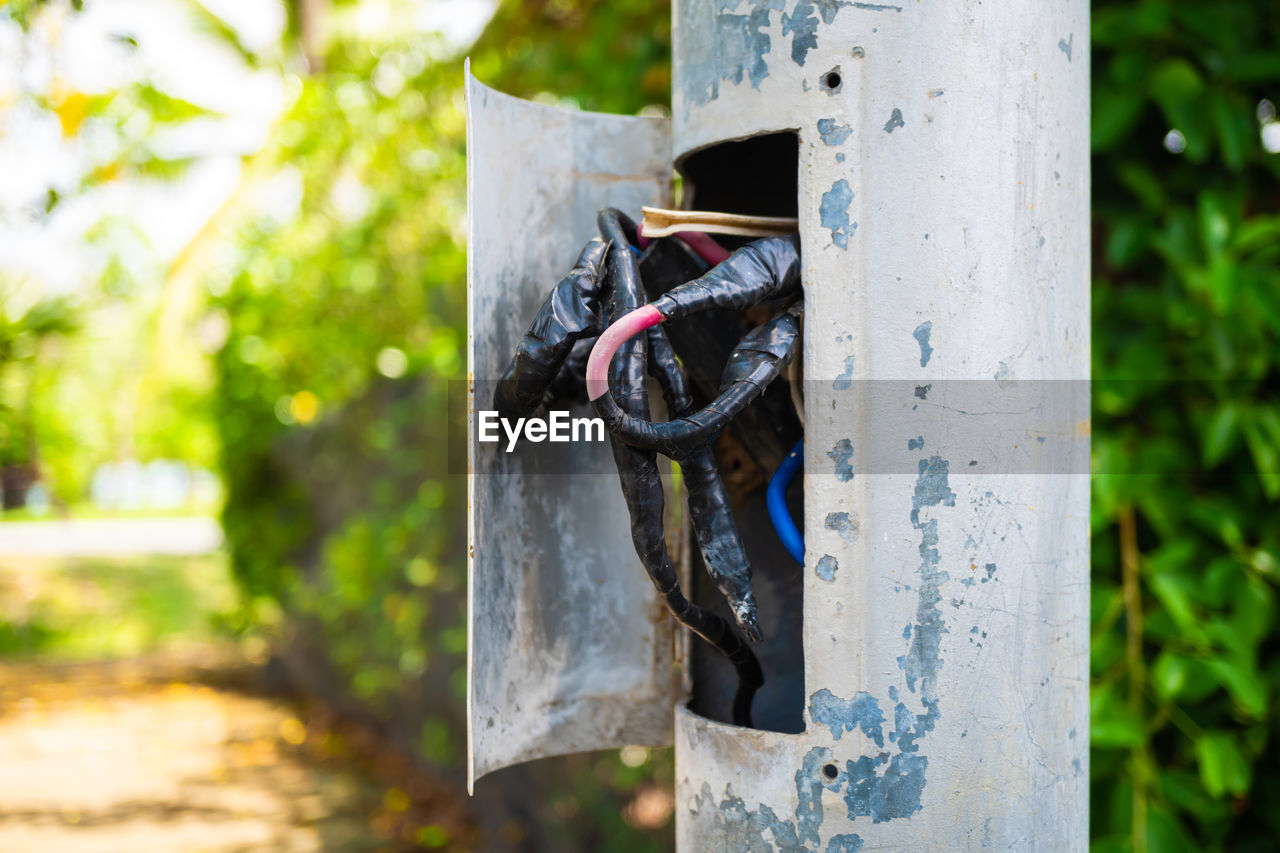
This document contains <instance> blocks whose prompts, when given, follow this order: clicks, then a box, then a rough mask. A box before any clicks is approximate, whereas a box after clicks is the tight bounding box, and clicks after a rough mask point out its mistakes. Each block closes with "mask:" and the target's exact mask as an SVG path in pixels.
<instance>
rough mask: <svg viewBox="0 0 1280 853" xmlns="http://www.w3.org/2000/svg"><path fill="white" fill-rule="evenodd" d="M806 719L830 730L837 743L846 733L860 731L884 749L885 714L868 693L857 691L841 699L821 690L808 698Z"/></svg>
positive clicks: (826, 690) (825, 690) (824, 689)
mask: <svg viewBox="0 0 1280 853" xmlns="http://www.w3.org/2000/svg"><path fill="white" fill-rule="evenodd" d="M809 716H810V717H811V718H812V719H813V721H814V722H815V723H819V724H820V725H824V726H826V727H827V728H829V729H831V736H832V737H833V738H835V739H836V740H840V736H841V735H843V734H844V733H845V732H851V731H854V730H855V729H862V733H863V734H864V735H866V736H867V737H869V738H871V740H873V741H875V744H876V746H884V712H883V711H881V710H880V703H879V702H877V701H876V699H875V697H874V696H872V695H871V694H870V693H863V692H861V691H859V692H857V693H855V694H854V695H853V698H852V699H841V698H840V697H839V696H836V695H835V694H834V693H832V692H831V691H830V690H828V689H826V688H825V687H824V688H822V689H821V690H819V691H818V692H817V693H814V694H813V695H812V696H811V697H809Z"/></svg>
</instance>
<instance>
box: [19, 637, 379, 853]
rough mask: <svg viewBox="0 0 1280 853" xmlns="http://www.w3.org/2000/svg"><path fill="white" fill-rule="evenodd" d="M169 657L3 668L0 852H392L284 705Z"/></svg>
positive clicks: (368, 788) (369, 805)
mask: <svg viewBox="0 0 1280 853" xmlns="http://www.w3.org/2000/svg"><path fill="white" fill-rule="evenodd" d="M196 675H197V673H196V672H195V671H193V669H192V668H191V667H190V666H187V665H175V664H173V663H172V662H169V661H164V660H156V659H151V660H134V661H127V662H106V663H94V664H62V665H51V664H48V663H45V664H20V665H3V664H0V756H3V760H0V850H4V851H6V853H19V851H48V853H60V851H67V853H97V851H104V853H105V851H111V852H112V853H116V851H120V852H121V853H123V851H151V850H154V851H180V850H191V851H195V850H202V851H232V850H236V851H259V850H261V851H268V850H270V851H304V850H352V851H355V850H374V849H398V848H392V847H390V846H389V845H388V843H387V841H386V840H385V838H384V837H379V834H378V833H375V832H374V830H373V829H372V828H371V823H370V818H371V815H373V814H374V813H375V812H376V811H377V809H378V808H379V807H380V806H381V804H382V800H383V799H384V795H383V793H382V791H381V790H379V789H377V788H376V787H375V786H373V785H372V784H371V783H370V782H369V781H367V780H365V779H363V778H361V777H360V776H359V775H357V774H355V773H352V772H350V770H349V769H347V770H343V769H341V768H327V767H323V766H318V765H317V764H316V763H315V762H314V760H312V759H311V756H309V754H308V753H306V752H305V751H303V750H302V749H301V748H300V747H301V746H302V744H303V743H304V742H305V740H306V739H307V736H308V734H307V729H306V727H305V726H304V724H303V723H302V722H301V721H299V720H298V719H297V718H295V717H294V716H293V715H292V714H291V713H290V712H289V711H288V710H287V709H286V708H285V707H282V706H281V705H280V704H279V703H276V702H272V701H269V700H267V699H263V698H260V697H256V696H252V695H246V694H245V693H242V692H239V691H238V690H236V689H233V687H230V686H223V687H214V686H209V685H207V684H202V683H200V681H199V680H197V679H196V677H195V676H196Z"/></svg>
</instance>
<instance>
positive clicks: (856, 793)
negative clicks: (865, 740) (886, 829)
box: [844, 752, 929, 823]
mask: <svg viewBox="0 0 1280 853" xmlns="http://www.w3.org/2000/svg"><path fill="white" fill-rule="evenodd" d="M887 758H888V753H881V754H880V755H879V756H877V757H876V758H874V759H873V758H871V757H870V756H868V755H864V756H862V757H861V758H859V759H858V760H857V761H850V762H848V765H847V769H846V770H845V773H846V774H847V775H848V777H849V782H848V787H847V788H846V789H845V795H844V800H845V804H846V805H847V806H848V809H849V819H850V820H852V819H853V818H855V817H865V816H870V817H871V822H872V823H884V822H885V821H888V820H893V819H894V818H896V817H911V815H913V814H915V813H916V812H918V811H920V809H921V808H922V806H921V805H920V795H921V794H922V793H924V771H925V768H926V767H928V765H929V759H927V758H925V757H924V756H923V755H910V754H907V753H901V752H900V753H898V754H897V755H895V756H893V758H891V759H889V766H888V767H887V768H885V771H884V774H883V775H879V774H877V772H876V766H877V765H881V764H883V763H884V761H885V759H887Z"/></svg>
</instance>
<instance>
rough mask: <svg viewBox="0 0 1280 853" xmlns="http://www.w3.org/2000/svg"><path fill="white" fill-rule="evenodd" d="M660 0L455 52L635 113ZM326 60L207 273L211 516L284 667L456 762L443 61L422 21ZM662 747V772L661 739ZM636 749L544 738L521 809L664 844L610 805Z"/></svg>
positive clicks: (448, 93)
mask: <svg viewBox="0 0 1280 853" xmlns="http://www.w3.org/2000/svg"><path fill="white" fill-rule="evenodd" d="M668 14H669V12H668V10H667V8H666V7H665V5H664V4H659V5H653V4H649V3H638V2H624V3H611V4H606V3H582V2H568V3H566V2H547V3H541V4H539V3H533V4H529V3H512V2H507V3H503V4H502V5H501V7H500V8H499V10H498V12H497V15H496V17H495V19H494V20H493V22H492V23H491V24H490V25H489V27H488V29H487V31H486V32H485V34H484V35H483V36H482V37H481V39H480V41H479V43H478V44H477V45H475V46H474V47H473V48H472V49H471V51H470V55H471V57H472V61H473V70H474V72H475V73H477V74H478V75H480V76H481V77H482V78H483V79H485V81H486V82H487V83H490V84H492V85H496V86H498V87H500V88H504V89H507V90H508V91H512V92H514V93H516V94H520V95H524V96H527V97H535V96H536V97H540V99H543V100H563V96H566V95H567V96H570V97H572V98H574V99H575V100H576V102H578V103H581V104H583V105H585V106H591V107H596V108H603V109H610V110H616V111H623V112H635V111H636V110H638V109H640V108H641V107H644V106H646V105H648V104H650V103H653V102H655V101H656V102H659V103H661V102H665V100H666V98H667V89H668V80H669V77H668V71H667V62H668V60H667V52H668V51H667V39H668V23H667V21H668V17H667V16H668ZM611 32H612V33H615V34H622V33H626V34H627V35H626V37H625V38H622V37H621V35H619V38H620V39H621V42H620V44H622V46H624V47H625V48H626V50H625V51H619V50H618V49H617V48H618V45H613V46H611V45H610V43H609V41H608V39H602V38H601V36H602V34H607V33H611ZM513 33H519V35H518V36H515V37H513V35H512V34H513ZM535 45H536V47H535ZM606 51H607V52H609V53H610V54H611V57H612V60H613V61H612V62H610V63H607V65H608V66H609V69H608V73H607V74H605V75H603V76H597V75H595V74H593V73H592V72H593V70H594V68H595V67H596V63H597V62H600V67H602V68H603V66H604V65H605V64H606V63H603V62H601V60H602V58H603V55H604V52H606ZM322 60H323V61H322V62H320V61H316V62H314V63H313V65H314V66H320V67H323V69H324V70H323V71H322V72H319V73H313V74H311V75H308V76H306V77H305V78H303V79H302V80H301V82H300V89H299V91H298V92H297V94H296V98H295V99H294V101H293V103H292V106H291V107H290V108H289V110H288V112H287V114H286V115H285V116H284V117H283V119H282V120H281V122H280V123H279V126H278V129H277V131H276V133H275V136H274V140H273V142H272V143H271V144H270V146H269V148H268V150H266V151H264V152H263V153H262V154H261V155H259V156H258V158H257V159H256V161H255V164H254V167H253V171H254V172H256V173H257V174H259V175H261V176H263V177H262V178H261V180H260V182H259V190H260V191H261V192H262V193H263V194H264V195H265V197H266V198H267V199H268V201H267V202H266V203H265V204H263V205H262V206H261V209H262V211H263V213H262V214H261V215H259V216H256V217H255V218H254V219H253V221H252V222H251V223H249V224H248V225H247V226H246V227H244V228H243V229H242V231H241V234H240V237H239V240H238V242H239V254H238V258H237V260H236V262H235V264H234V268H233V270H232V271H231V272H230V273H228V274H226V275H223V276H221V277H220V278H216V279H215V280H214V281H212V282H211V288H212V290H213V292H214V293H215V294H216V296H215V299H214V306H215V310H217V311H218V312H220V313H221V314H222V316H224V317H225V318H226V319H227V321H228V328H229V334H228V336H227V339H226V343H225V345H224V346H223V347H222V348H221V350H220V352H219V353H218V354H217V355H216V356H215V362H216V372H217V378H218V382H217V390H216V395H215V399H216V403H215V408H216V419H217V424H218V429H219V433H220V437H221V443H222V446H223V448H224V450H223V466H222V467H223V471H224V474H225V476H226V480H227V490H228V492H227V501H226V507H225V510H224V512H223V523H224V526H225V529H226V532H227V536H228V540H229V542H230V544H231V549H232V556H233V565H234V571H235V574H236V577H237V579H238V580H239V581H240V583H241V585H242V586H243V588H244V589H245V590H246V593H247V595H248V598H249V606H248V610H249V618H250V619H253V620H255V621H259V622H262V621H266V622H267V623H271V624H274V625H275V626H276V630H277V632H278V638H279V643H278V645H279V646H280V647H281V649H282V654H283V655H284V657H285V659H286V661H288V662H289V663H290V664H292V665H293V669H294V670H295V671H296V672H298V673H299V674H300V677H301V678H302V679H303V680H304V681H308V682H309V684H310V685H311V686H312V687H314V688H316V689H321V690H327V691H328V692H331V693H333V692H336V693H338V694H340V695H343V696H347V697H351V698H353V699H354V700H355V701H357V702H358V703H359V705H360V707H361V708H362V709H363V711H364V712H365V713H369V714H372V715H374V716H376V717H377V718H378V719H380V720H383V721H384V722H385V724H386V725H387V726H388V728H389V729H390V730H391V731H392V732H395V733H398V734H399V736H400V737H401V738H402V740H403V741H404V742H407V743H409V744H411V745H412V746H413V747H414V748H415V750H416V752H417V754H418V757H419V758H420V759H422V760H425V761H427V762H430V763H431V764H433V765H436V766H437V767H440V768H453V770H454V772H455V773H456V772H460V769H461V768H462V766H463V765H464V755H463V747H464V744H465V723H464V718H463V715H462V708H463V704H464V689H465V676H466V674H465V652H466V626H465V618H466V607H465V583H466V562H465V550H464V549H465V537H464V536H463V535H462V534H461V531H462V530H463V529H464V517H465V501H466V494H465V489H466V484H465V478H463V477H461V476H458V475H457V473H456V472H458V471H461V470H465V464H466V463H465V460H453V462H454V465H455V467H454V468H453V470H454V472H455V473H454V474H452V475H451V474H450V473H449V472H450V460H449V458H448V444H449V443H448V440H447V439H448V436H447V428H448V425H447V421H446V419H445V417H444V416H443V415H444V412H445V411H446V410H447V407H448V401H447V398H448V395H449V392H450V381H451V380H452V381H453V384H454V387H455V390H457V389H460V388H461V387H462V384H461V382H462V380H463V370H464V365H465V355H464V350H463V344H464V339H465V292H466V289H465V277H466V256H465V244H466V237H465V215H466V209H465V189H466V187H465V125H464V115H463V109H464V103H463V94H462V67H461V61H460V56H458V55H457V52H456V48H451V47H450V46H449V45H447V44H445V43H444V42H443V41H440V40H438V39H433V38H432V37H430V36H424V35H423V34H422V33H421V32H414V33H412V34H411V37H410V36H406V35H405V34H402V33H388V34H387V35H385V36H383V37H374V38H369V37H367V36H365V37H361V38H354V37H343V36H342V35H341V34H338V35H335V36H332V37H331V38H330V39H329V40H328V42H327V44H326V49H325V53H324V56H323V58H322ZM574 75H576V76H574ZM567 78H571V79H573V80H576V81H577V83H576V84H575V85H570V86H569V87H567V88H566V87H565V86H564V85H563V82H564V81H565V80H566V79H567ZM636 80H648V81H650V82H649V83H647V84H646V85H644V86H641V87H637V86H636V85H635V83H634V81H636ZM651 91H652V92H653V94H650V92H651ZM551 93H554V95H553V94H551ZM657 764H658V765H661V766H665V767H666V770H665V771H664V770H662V769H661V767H660V768H659V770H658V771H656V772H658V773H662V772H666V774H667V776H666V779H667V781H668V783H669V781H670V773H669V762H667V763H666V764H665V765H663V763H662V761H661V760H659V761H658V762H657ZM654 766H655V762H654V761H646V768H644V769H635V768H630V767H626V766H624V765H623V764H621V763H620V761H619V759H618V758H617V757H616V756H613V755H608V756H590V757H581V758H577V759H573V760H567V761H561V762H560V763H559V764H556V763H555V762H554V761H553V762H552V764H550V765H547V766H545V767H544V768H543V773H542V775H541V776H540V777H539V778H540V779H541V780H546V789H547V790H546V793H547V796H546V797H545V801H544V802H542V803H541V804H540V806H539V807H540V808H542V809H543V810H544V811H545V812H546V814H545V815H543V816H542V817H541V818H540V819H539V823H541V824H542V826H541V828H539V829H538V831H540V832H543V833H546V832H550V831H551V827H553V826H554V827H556V829H555V830H554V832H553V834H552V835H551V836H550V837H552V838H554V839H555V842H556V844H557V845H560V846H561V847H562V848H563V849H566V850H569V849H598V850H608V849H617V850H622V849H625V850H638V849H660V848H661V847H663V846H665V845H666V844H667V843H668V842H667V840H666V837H665V836H664V835H663V834H662V833H661V832H657V834H654V833H655V832H656V830H655V828H654V827H650V828H649V830H648V832H649V836H648V837H647V839H646V837H645V836H644V835H643V833H642V834H641V835H636V833H635V832H634V831H633V830H632V829H630V828H629V827H628V825H627V824H626V823H625V822H624V816H625V814H628V812H626V811H625V810H624V809H623V808H622V807H623V805H624V803H625V802H626V800H627V799H628V798H630V797H632V796H633V795H634V794H636V792H637V791H638V790H640V789H642V788H643V786H640V783H641V782H642V781H643V780H645V779H651V778H653V774H654V772H655V771H654V769H653V768H654ZM637 786H640V788H638V787H637ZM650 787H652V783H650ZM539 799H540V800H541V799H543V798H541V797H540V798H539ZM553 803H554V804H555V805H554V806H553V805H552V804H553ZM583 814H590V815H591V816H592V817H591V819H590V820H584V819H583V818H582V815H583ZM669 814H670V811H669V807H668V809H667V811H666V813H665V814H664V815H663V816H662V818H661V820H660V821H659V824H662V823H663V822H665V821H666V820H667V817H666V816H667V815H669ZM571 817H572V818H573V819H569V818H571ZM649 821H650V823H652V818H649ZM633 822H634V821H633ZM641 823H643V821H641ZM659 828H660V827H659ZM534 830H535V828H534V827H523V828H522V827H520V826H514V827H508V828H507V829H506V830H504V832H503V834H504V837H506V836H510V837H509V838H508V840H509V841H510V840H511V839H512V838H519V837H521V833H523V832H528V831H534ZM557 849H561V848H560V847H558V848H557Z"/></svg>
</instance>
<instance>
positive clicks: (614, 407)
mask: <svg viewBox="0 0 1280 853" xmlns="http://www.w3.org/2000/svg"><path fill="white" fill-rule="evenodd" d="M664 298H665V297H664ZM655 304H656V303H655ZM799 312H800V308H799V306H798V305H797V306H793V307H791V308H788V309H786V310H784V311H782V312H781V313H779V314H777V315H776V316H775V317H773V319H771V320H769V321H768V322H767V323H765V324H763V325H761V326H757V327H756V328H755V329H752V330H751V331H750V332H748V333H747V335H746V337H744V338H743V339H742V341H741V342H740V343H739V344H738V345H737V346H736V347H735V348H734V350H733V352H732V353H731V354H730V356H729V363H728V364H727V365H725V370H724V373H723V375H722V377H721V383H720V387H721V392H720V396H719V397H717V398H716V399H715V400H713V401H712V402H711V403H710V404H708V405H707V406H706V407H705V408H703V409H701V410H700V411H698V412H696V413H694V414H692V415H687V416H684V417H677V418H674V419H672V420H670V421H667V422H665V423H654V422H653V421H650V420H648V419H647V418H640V417H635V416H633V415H630V414H628V413H627V412H626V411H625V410H623V409H622V408H621V407H619V405H618V403H617V402H616V401H615V400H614V399H613V394H612V392H611V393H608V394H602V395H600V396H599V397H598V398H596V400H595V401H594V403H595V409H596V414H598V415H599V416H600V418H601V420H603V421H604V425H605V428H606V429H608V430H609V432H610V433H611V434H613V435H615V436H618V437H620V438H622V439H623V440H624V441H626V442H627V443H628V444H630V445H632V446H633V447H639V448H642V449H644V450H657V451H660V452H662V453H664V454H666V455H667V456H670V457H672V458H679V457H683V456H686V455H688V454H690V453H692V452H693V451H694V450H696V449H697V448H699V447H702V446H705V445H707V444H710V443H711V442H712V441H713V440H714V439H715V437H716V436H717V435H719V434H720V431H721V430H722V429H724V428H725V426H727V425H728V423H729V421H731V420H732V419H733V418H734V417H736V416H737V415H738V414H739V413H740V412H742V410H743V409H745V408H746V407H747V406H749V405H750V404H751V402H752V401H753V400H755V399H756V398H757V397H759V396H760V395H761V394H762V393H764V390H765V388H767V387H768V386H769V383H770V382H772V381H773V380H774V379H777V378H778V375H779V374H781V373H782V371H783V370H785V369H786V367H787V365H788V364H789V363H790V362H791V356H792V351H793V350H794V348H795V343H796V338H797V336H798V335H799V332H800V321H799ZM654 328H656V327H654ZM619 352H621V349H619ZM616 387H617V386H613V385H611V388H616Z"/></svg>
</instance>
